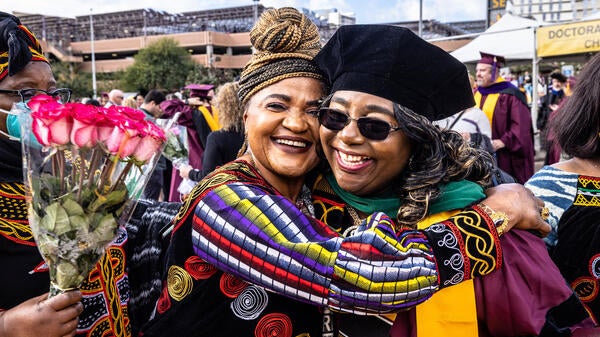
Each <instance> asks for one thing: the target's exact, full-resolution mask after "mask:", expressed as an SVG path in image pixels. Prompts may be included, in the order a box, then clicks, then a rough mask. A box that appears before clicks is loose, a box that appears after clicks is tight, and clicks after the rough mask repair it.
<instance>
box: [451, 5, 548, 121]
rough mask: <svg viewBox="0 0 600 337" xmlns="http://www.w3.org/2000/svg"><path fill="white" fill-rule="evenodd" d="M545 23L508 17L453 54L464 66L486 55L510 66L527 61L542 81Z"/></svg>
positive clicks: (534, 103)
mask: <svg viewBox="0 0 600 337" xmlns="http://www.w3.org/2000/svg"><path fill="white" fill-rule="evenodd" d="M543 24H544V23H543V22H540V21H536V20H532V19H527V18H523V17H520V16H516V15H512V14H510V13H506V14H504V15H503V16H502V17H501V18H500V19H499V20H498V21H496V22H495V23H494V24H493V25H492V26H490V27H489V28H488V29H487V30H486V31H485V32H483V33H481V34H479V36H477V37H476V38H475V39H473V40H472V41H471V42H469V43H467V44H466V45H464V46H462V47H461V48H458V49H457V50H455V51H453V52H451V53H450V54H451V55H452V56H454V57H455V58H457V59H458V60H459V61H461V62H463V63H474V62H477V61H478V60H479V59H480V58H481V55H480V54H479V52H480V51H481V52H485V53H489V54H493V55H501V56H504V58H505V59H506V60H507V61H508V62H510V61H516V60H523V61H524V60H527V61H531V63H532V78H537V77H538V60H537V55H536V36H535V34H536V29H537V27H539V26H541V25H543ZM537 96H538V94H537V90H533V99H532V105H531V114H532V118H533V120H535V118H536V117H537Z"/></svg>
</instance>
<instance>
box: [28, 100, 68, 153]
mask: <svg viewBox="0 0 600 337" xmlns="http://www.w3.org/2000/svg"><path fill="white" fill-rule="evenodd" d="M37 97H39V96H36V97H34V99H35V98H37ZM48 97H49V96H48ZM43 99H44V97H41V98H40V99H39V100H36V101H34V103H33V104H32V105H31V107H32V112H31V118H32V119H33V125H32V131H33V134H34V135H35V137H36V138H37V140H38V142H39V143H40V144H42V145H44V146H61V145H66V144H68V143H69V140H70V134H71V128H72V126H73V118H72V116H71V110H70V108H69V107H68V106H65V105H62V104H59V103H57V102H56V101H54V100H43ZM30 103H31V102H30Z"/></svg>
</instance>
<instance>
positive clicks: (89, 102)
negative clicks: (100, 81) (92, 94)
mask: <svg viewBox="0 0 600 337" xmlns="http://www.w3.org/2000/svg"><path fill="white" fill-rule="evenodd" d="M85 104H88V105H93V106H101V104H100V102H98V100H97V99H93V98H90V99H88V100H87V101H86V102H85Z"/></svg>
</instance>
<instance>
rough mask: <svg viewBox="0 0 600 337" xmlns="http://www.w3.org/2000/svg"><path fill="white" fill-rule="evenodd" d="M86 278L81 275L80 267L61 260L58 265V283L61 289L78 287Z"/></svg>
mask: <svg viewBox="0 0 600 337" xmlns="http://www.w3.org/2000/svg"><path fill="white" fill-rule="evenodd" d="M83 280H84V278H83V276H81V271H80V269H79V268H78V267H77V266H75V265H74V264H72V263H70V262H67V261H60V262H59V263H58V264H57V265H56V284H57V285H58V286H59V287H60V288H61V289H70V288H75V287H78V286H79V285H80V284H81V282H83Z"/></svg>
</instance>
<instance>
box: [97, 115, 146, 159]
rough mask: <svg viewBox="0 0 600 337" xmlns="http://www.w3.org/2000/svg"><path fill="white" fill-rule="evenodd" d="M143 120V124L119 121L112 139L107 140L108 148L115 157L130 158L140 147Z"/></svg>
mask: <svg viewBox="0 0 600 337" xmlns="http://www.w3.org/2000/svg"><path fill="white" fill-rule="evenodd" d="M143 122H144V121H143V120H142V121H141V122H138V121H134V120H131V119H127V118H123V119H122V120H119V121H117V123H118V124H117V125H116V126H115V127H114V128H113V131H112V133H111V135H110V137H109V138H108V139H107V140H106V143H105V144H106V147H107V149H108V151H109V152H110V153H111V154H113V155H118V156H119V157H120V158H126V157H129V156H130V155H131V154H133V152H134V151H135V149H136V147H137V146H138V144H139V142H140V140H141V136H140V134H141V133H142V131H143V126H144V124H143Z"/></svg>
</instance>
